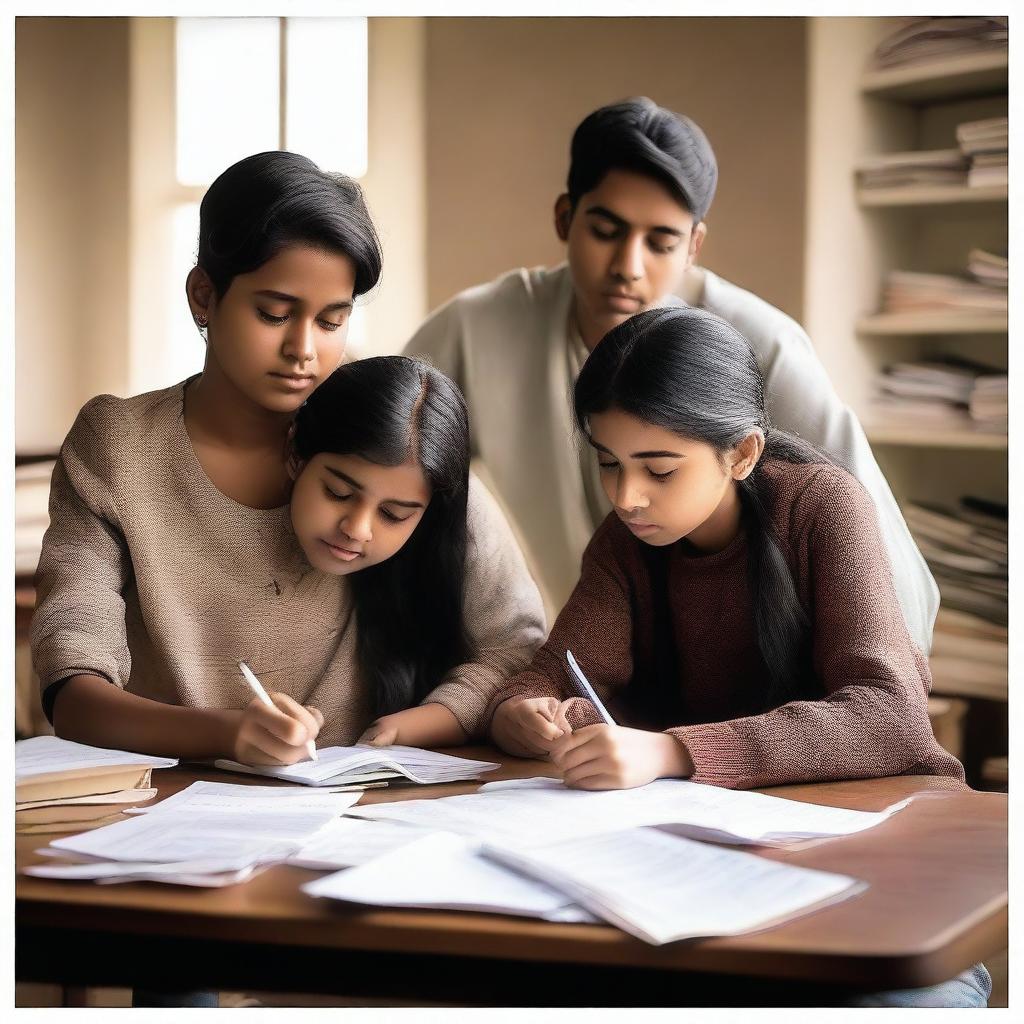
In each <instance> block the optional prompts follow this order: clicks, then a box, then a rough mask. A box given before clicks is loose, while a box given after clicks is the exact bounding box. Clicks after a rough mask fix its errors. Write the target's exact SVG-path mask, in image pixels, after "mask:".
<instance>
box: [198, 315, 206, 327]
mask: <svg viewBox="0 0 1024 1024" xmlns="http://www.w3.org/2000/svg"><path fill="white" fill-rule="evenodd" d="M205 326H206V316H205V314H203V313H200V314H199V315H198V316H197V317H196V327H198V328H199V329H200V330H202V329H203V328H204V327H205Z"/></svg>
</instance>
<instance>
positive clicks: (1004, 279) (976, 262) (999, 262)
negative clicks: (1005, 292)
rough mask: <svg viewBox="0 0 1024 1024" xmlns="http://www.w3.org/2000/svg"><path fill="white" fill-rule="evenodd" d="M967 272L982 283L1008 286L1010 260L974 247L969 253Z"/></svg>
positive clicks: (999, 286) (991, 285)
mask: <svg viewBox="0 0 1024 1024" xmlns="http://www.w3.org/2000/svg"><path fill="white" fill-rule="evenodd" d="M967 273H968V274H970V275H971V277H973V278H974V280H975V281H978V282H980V283H981V284H987V285H989V286H990V287H993V288H1006V287H1007V286H1008V284H1009V282H1010V261H1009V259H1007V257H1005V256H1000V255H998V254H997V253H994V252H986V251H985V250H984V249H972V250H971V251H970V252H969V253H968V254H967Z"/></svg>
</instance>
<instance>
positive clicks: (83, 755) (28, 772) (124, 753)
mask: <svg viewBox="0 0 1024 1024" xmlns="http://www.w3.org/2000/svg"><path fill="white" fill-rule="evenodd" d="M177 763H178V759H177V758H175V757H152V756H151V755H149V754H133V753H132V752H131V751H129V750H108V749H107V748H105V747H90V746H87V745H86V744H84V743H74V742H72V741H71V740H62V739H61V738H60V737H59V736H33V737H31V738H30V739H27V740H18V741H17V742H16V743H15V744H14V777H15V780H16V781H18V782H20V781H21V780H22V779H27V778H31V777H32V776H33V775H48V774H49V773H50V772H64V771H72V770H75V769H79V768H99V767H101V766H104V765H121V764H123V765H125V766H126V767H131V768H134V767H135V766H136V765H138V766H139V767H140V768H173V767H174V766H175V765H176V764H177Z"/></svg>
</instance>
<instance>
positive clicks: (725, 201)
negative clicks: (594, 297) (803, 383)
mask: <svg viewBox="0 0 1024 1024" xmlns="http://www.w3.org/2000/svg"><path fill="white" fill-rule="evenodd" d="M806 77H807V72H806V27H805V21H804V19H802V18H511V19H509V18H434V19H429V20H428V22H427V74H426V99H427V110H426V119H427V281H428V297H429V301H430V305H431V306H432V307H433V306H436V305H437V304H438V303H440V302H443V301H444V300H445V299H447V298H448V297H449V296H451V295H452V294H453V293H454V292H456V291H458V290H459V289H461V288H465V287H467V286H469V285H472V284H476V283H478V282H480V281H485V280H488V279H490V278H492V277H495V276H497V275H498V274H500V273H501V272H502V271H504V270H507V269H509V268H510V267H515V266H533V265H536V264H541V263H554V262H557V261H559V260H561V259H562V247H561V245H560V244H559V242H558V240H557V238H556V237H555V234H554V229H553V228H552V223H551V220H552V218H551V208H552V206H553V204H554V201H555V197H556V196H557V195H558V193H560V192H561V191H563V190H564V187H565V178H566V172H567V171H568V159H569V141H570V138H571V135H572V131H573V129H574V128H575V127H576V125H577V124H578V123H579V122H580V121H581V120H582V119H583V118H584V117H585V116H586V115H587V114H588V113H589V112H590V111H591V110H593V109H595V108H596V107H599V106H602V105H603V104H605V103H610V102H613V101H615V100H618V99H622V98H624V97H627V96H635V95H647V96H650V97H651V98H652V99H654V100H655V101H656V102H658V103H660V104H662V105H663V106H667V107H670V108H671V109H673V110H678V111H681V112H682V113H685V114H687V115H688V116H690V117H692V118H693V119H694V120H695V121H697V123H698V124H699V125H700V126H701V127H702V128H703V129H704V131H705V132H706V133H707V135H708V138H709V139H710V140H711V144H712V146H713V147H714V149H715V153H716V156H717V157H718V163H719V185H718V193H717V198H716V199H715V202H714V205H713V206H712V209H711V212H710V214H709V216H708V227H709V236H708V242H707V244H706V246H705V250H704V258H703V261H702V262H703V263H704V264H705V265H706V266H708V267H709V268H710V269H712V270H714V271H716V272H717V273H720V274H721V275H722V276H724V277H726V278H728V279H729V280H731V281H733V282H735V283H737V284H740V285H742V286H743V287H745V288H749V289H751V290H752V291H754V292H756V293H757V294H759V295H761V296H762V297H763V298H765V299H767V300H768V301H769V302H771V303H773V304H774V305H776V306H779V307H780V308H781V309H783V310H785V311H786V312H787V313H789V314H790V315H791V316H794V317H797V318H798V319H799V318H800V317H801V315H802V312H803V283H802V282H803V266H804V264H803V235H804V193H805V161H806V131H807V127H806V124H807V119H806V109H805V108H806Z"/></svg>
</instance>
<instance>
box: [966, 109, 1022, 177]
mask: <svg viewBox="0 0 1024 1024" xmlns="http://www.w3.org/2000/svg"><path fill="white" fill-rule="evenodd" d="M956 141H957V143H958V144H959V146H960V150H961V152H962V153H963V154H964V156H965V157H967V158H969V159H970V169H969V170H968V172H967V184H968V185H969V186H970V187H971V188H977V187H979V186H984V185H1006V184H1008V183H1009V180H1010V179H1009V163H1008V160H1009V146H1010V122H1009V119H1008V118H1005V117H988V118H985V119H983V120H981V121H967V122H965V123H964V124H960V125H957V129H956Z"/></svg>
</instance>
